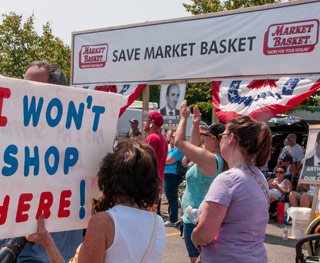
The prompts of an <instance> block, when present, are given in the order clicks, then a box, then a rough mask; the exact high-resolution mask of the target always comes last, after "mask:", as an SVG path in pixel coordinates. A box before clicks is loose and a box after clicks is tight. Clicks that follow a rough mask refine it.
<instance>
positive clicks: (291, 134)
mask: <svg viewBox="0 0 320 263" xmlns="http://www.w3.org/2000/svg"><path fill="white" fill-rule="evenodd" d="M287 138H288V139H292V138H295V139H297V135H295V134H294V133H290V134H289V135H288V136H287Z"/></svg>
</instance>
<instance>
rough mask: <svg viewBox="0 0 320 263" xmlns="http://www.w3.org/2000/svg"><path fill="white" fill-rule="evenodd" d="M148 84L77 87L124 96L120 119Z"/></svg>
mask: <svg viewBox="0 0 320 263" xmlns="http://www.w3.org/2000/svg"><path fill="white" fill-rule="evenodd" d="M145 86H146V84H121V85H103V84H99V85H85V86H76V87H80V88H84V89H93V90H99V91H104V92H114V93H119V94H121V95H123V96H124V97H125V98H124V106H123V107H121V109H120V113H119V117H120V116H121V115H122V114H123V112H124V111H125V110H126V109H127V108H128V107H129V106H130V105H131V104H132V103H133V102H134V101H135V99H136V98H137V97H138V96H139V95H140V93H141V92H142V91H143V89H144V88H145Z"/></svg>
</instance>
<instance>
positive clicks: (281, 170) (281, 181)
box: [268, 165, 292, 204]
mask: <svg viewBox="0 0 320 263" xmlns="http://www.w3.org/2000/svg"><path fill="white" fill-rule="evenodd" d="M276 176H277V177H276V178H272V179H270V180H269V181H268V185H269V192H270V204H271V203H273V202H274V201H277V200H281V199H282V197H284V196H285V194H286V193H289V192H290V191H291V187H292V184H291V182H290V180H287V179H285V176H286V167H285V166H284V165H279V166H278V167H277V168H276Z"/></svg>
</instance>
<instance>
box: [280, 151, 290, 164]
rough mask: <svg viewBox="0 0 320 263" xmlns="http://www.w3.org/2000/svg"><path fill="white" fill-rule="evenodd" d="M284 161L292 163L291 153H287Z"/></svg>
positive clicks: (283, 158)
mask: <svg viewBox="0 0 320 263" xmlns="http://www.w3.org/2000/svg"><path fill="white" fill-rule="evenodd" d="M281 160H282V161H285V162H288V161H292V156H291V154H289V153H286V154H285V155H284V156H283V157H282V158H281Z"/></svg>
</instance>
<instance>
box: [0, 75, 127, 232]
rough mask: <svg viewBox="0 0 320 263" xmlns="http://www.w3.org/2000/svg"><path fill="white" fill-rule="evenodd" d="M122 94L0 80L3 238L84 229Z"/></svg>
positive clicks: (0, 228)
mask: <svg viewBox="0 0 320 263" xmlns="http://www.w3.org/2000/svg"><path fill="white" fill-rule="evenodd" d="M122 104H123V96H122V95H119V94H114V93H104V92H103V93H101V92H96V91H90V90H84V89H77V88H73V87H65V86H58V85H52V84H46V83H38V82H31V81H23V80H17V79H10V78H4V77H0V145H1V147H0V170H1V175H0V238H7V237H15V236H22V235H25V234H30V233H33V232H35V231H36V226H37V223H36V219H37V218H38V217H39V215H40V214H44V216H45V218H46V219H47V220H46V227H47V229H48V231H50V232H55V231H63V230H71V229H81V228H85V227H86V225H87V223H88V219H89V217H90V215H91V204H90V201H91V198H93V197H94V198H98V197H99V196H100V192H99V189H98V187H97V183H96V174H97V172H98V169H99V163H100V161H101V160H102V158H103V157H104V156H105V155H106V153H108V152H110V151H111V150H112V144H113V139H114V135H115V129H116V124H117V120H118V116H119V110H120V108H121V106H123V105H122Z"/></svg>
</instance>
